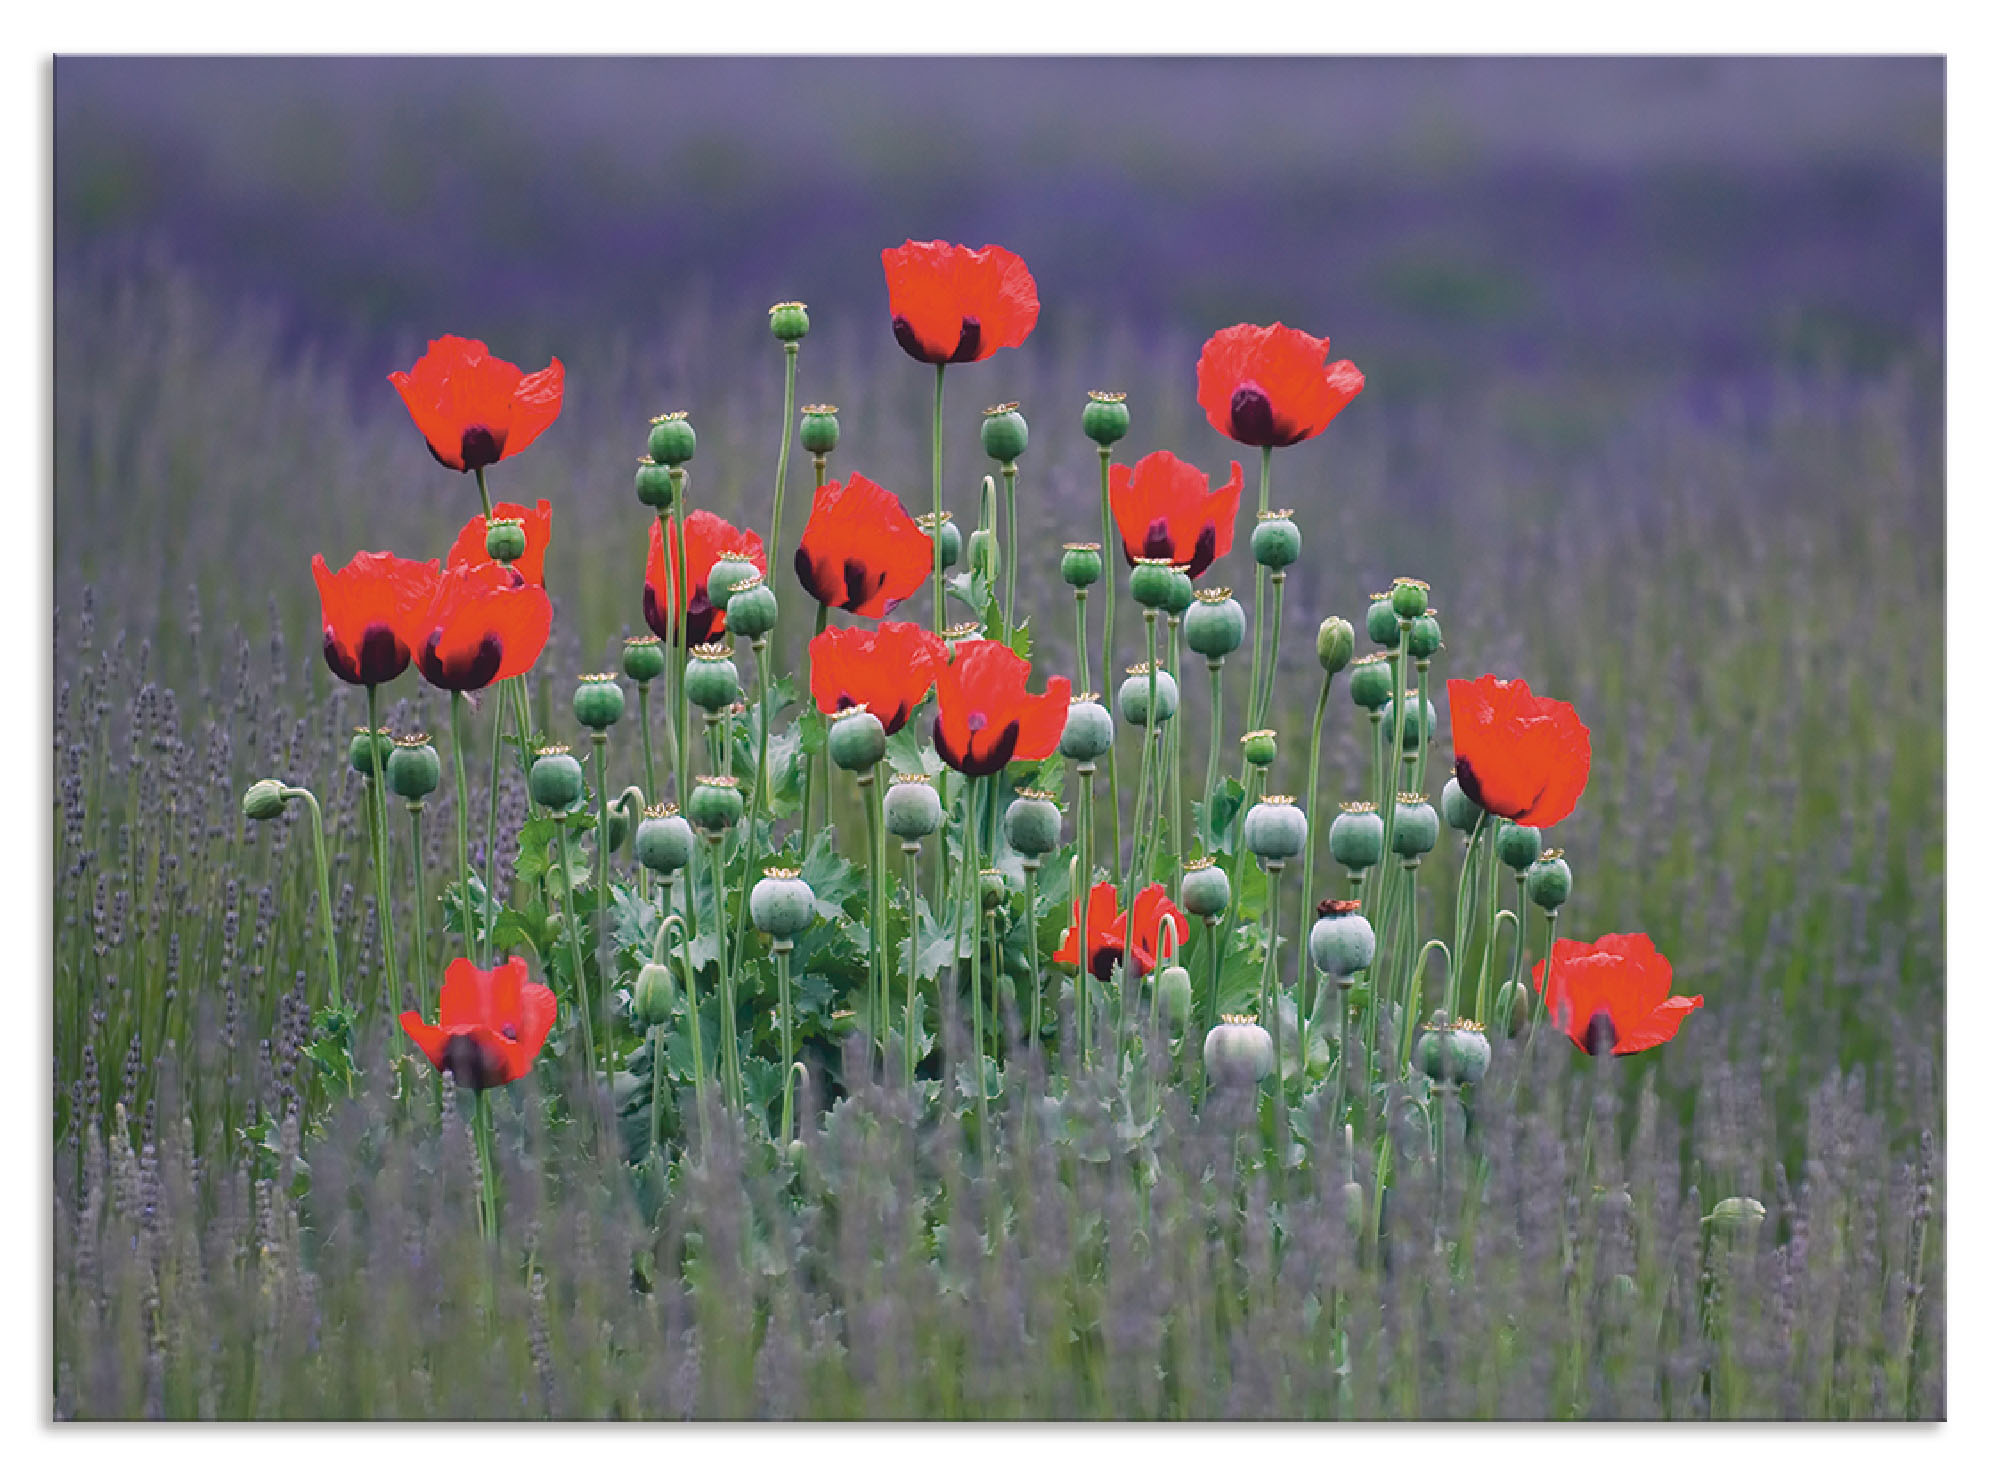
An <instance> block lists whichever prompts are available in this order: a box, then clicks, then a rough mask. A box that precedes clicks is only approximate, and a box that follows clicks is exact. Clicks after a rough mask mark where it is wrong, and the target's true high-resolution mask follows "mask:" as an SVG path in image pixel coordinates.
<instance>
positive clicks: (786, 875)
mask: <svg viewBox="0 0 2000 1475" xmlns="http://www.w3.org/2000/svg"><path fill="white" fill-rule="evenodd" d="M800 305H801V306H803V304H800ZM764 874H765V876H767V877H768V878H769V879H771V880H773V881H796V880H798V878H799V874H800V873H799V870H798V868H797V867H796V866H765V867H764Z"/></svg>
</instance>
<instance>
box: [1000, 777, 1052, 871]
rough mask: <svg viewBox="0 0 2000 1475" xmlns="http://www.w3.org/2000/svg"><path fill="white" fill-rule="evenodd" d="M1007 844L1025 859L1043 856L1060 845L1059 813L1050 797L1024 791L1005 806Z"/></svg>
mask: <svg viewBox="0 0 2000 1475" xmlns="http://www.w3.org/2000/svg"><path fill="white" fill-rule="evenodd" d="M1006 825H1007V843H1008V844H1009V845H1011V846H1013V847H1014V849H1015V850H1016V851H1017V852H1018V853H1020V854H1022V855H1028V856H1043V855H1047V854H1048V853H1049V852H1050V851H1051V850H1054V849H1055V848H1056V847H1057V846H1058V845H1060V844H1062V811H1061V810H1060V809H1057V808H1056V805H1055V799H1054V797H1053V796H1051V795H1048V794H1044V793H1041V792H1039V791H1037V790H1034V789H1025V790H1023V791H1022V792H1021V795H1020V797H1019V798H1017V799H1016V800H1015V801H1014V802H1013V803H1012V804H1009V805H1008V806H1007V817H1006Z"/></svg>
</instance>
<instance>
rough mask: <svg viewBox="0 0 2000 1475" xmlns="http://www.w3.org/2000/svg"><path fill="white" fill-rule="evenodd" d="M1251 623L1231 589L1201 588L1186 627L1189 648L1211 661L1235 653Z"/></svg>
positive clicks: (1240, 646) (1189, 613) (1190, 611)
mask: <svg viewBox="0 0 2000 1475" xmlns="http://www.w3.org/2000/svg"><path fill="white" fill-rule="evenodd" d="M1247 623H1248V622H1247V621H1246V620H1245V619H1244V616H1243V606H1242V605H1240V604H1238V603H1237V602H1236V601H1235V600H1234V599H1232V598H1231V597H1230V595H1229V591H1228V590H1227V589H1202V590H1198V591H1197V592H1196V594H1195V596H1194V608H1193V609H1191V610H1189V611H1188V616H1187V623H1186V625H1185V626H1184V628H1185V630H1186V632H1187V643H1188V649H1189V650H1191V651H1193V652H1194V653H1195V654H1196V655H1198V656H1206V657H1207V658H1208V659H1209V660H1211V661H1219V660H1222V659H1224V658H1225V657H1227V656H1231V655H1234V654H1235V653H1236V652H1237V651H1238V650H1240V649H1241V648H1242V646H1243V636H1244V632H1245V627H1246V625H1247Z"/></svg>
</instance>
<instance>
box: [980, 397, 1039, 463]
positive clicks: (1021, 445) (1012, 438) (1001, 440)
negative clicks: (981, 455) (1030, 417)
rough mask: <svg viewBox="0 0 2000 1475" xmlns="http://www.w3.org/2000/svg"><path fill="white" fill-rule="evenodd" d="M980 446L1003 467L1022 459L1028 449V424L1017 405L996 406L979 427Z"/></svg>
mask: <svg viewBox="0 0 2000 1475" xmlns="http://www.w3.org/2000/svg"><path fill="white" fill-rule="evenodd" d="M979 444H980V445H982V446H984V447H985V448H986V454H987V455H989V456H991V457H992V458H993V459H994V460H996V461H998V462H999V463H1000V464H1001V465H1002V466H1006V465H1009V464H1011V463H1013V462H1015V461H1018V460H1020V459H1021V453H1022V452H1023V451H1025V450H1027V449H1028V422H1027V421H1026V420H1024V419H1022V418H1021V407H1020V406H1019V405H1016V404H1005V405H995V406H994V407H993V408H992V409H990V410H988V411H987V412H986V418H985V420H983V421H981V422H980V426H979Z"/></svg>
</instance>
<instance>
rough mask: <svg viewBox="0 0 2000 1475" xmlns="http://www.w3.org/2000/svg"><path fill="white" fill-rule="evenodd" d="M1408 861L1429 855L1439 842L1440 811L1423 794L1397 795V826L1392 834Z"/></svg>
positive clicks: (1401, 853) (1398, 849) (1394, 843)
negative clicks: (1432, 806)
mask: <svg viewBox="0 0 2000 1475" xmlns="http://www.w3.org/2000/svg"><path fill="white" fill-rule="evenodd" d="M1389 840H1390V844H1391V845H1393V846H1394V847H1395V851H1396V854H1398V855H1400V856H1402V857H1403V858H1404V859H1405V860H1415V859H1416V858H1417V857H1418V856H1420V855H1428V854H1430V852H1431V849H1432V847H1433V846H1435V845H1436V844H1437V842H1438V812H1437V811H1436V810H1435V809H1433V808H1431V804H1430V800H1428V799H1426V798H1425V797H1424V796H1423V795H1422V794H1398V795H1397V796H1396V825H1395V829H1394V832H1393V833H1392V834H1391V835H1390V837H1389Z"/></svg>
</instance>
